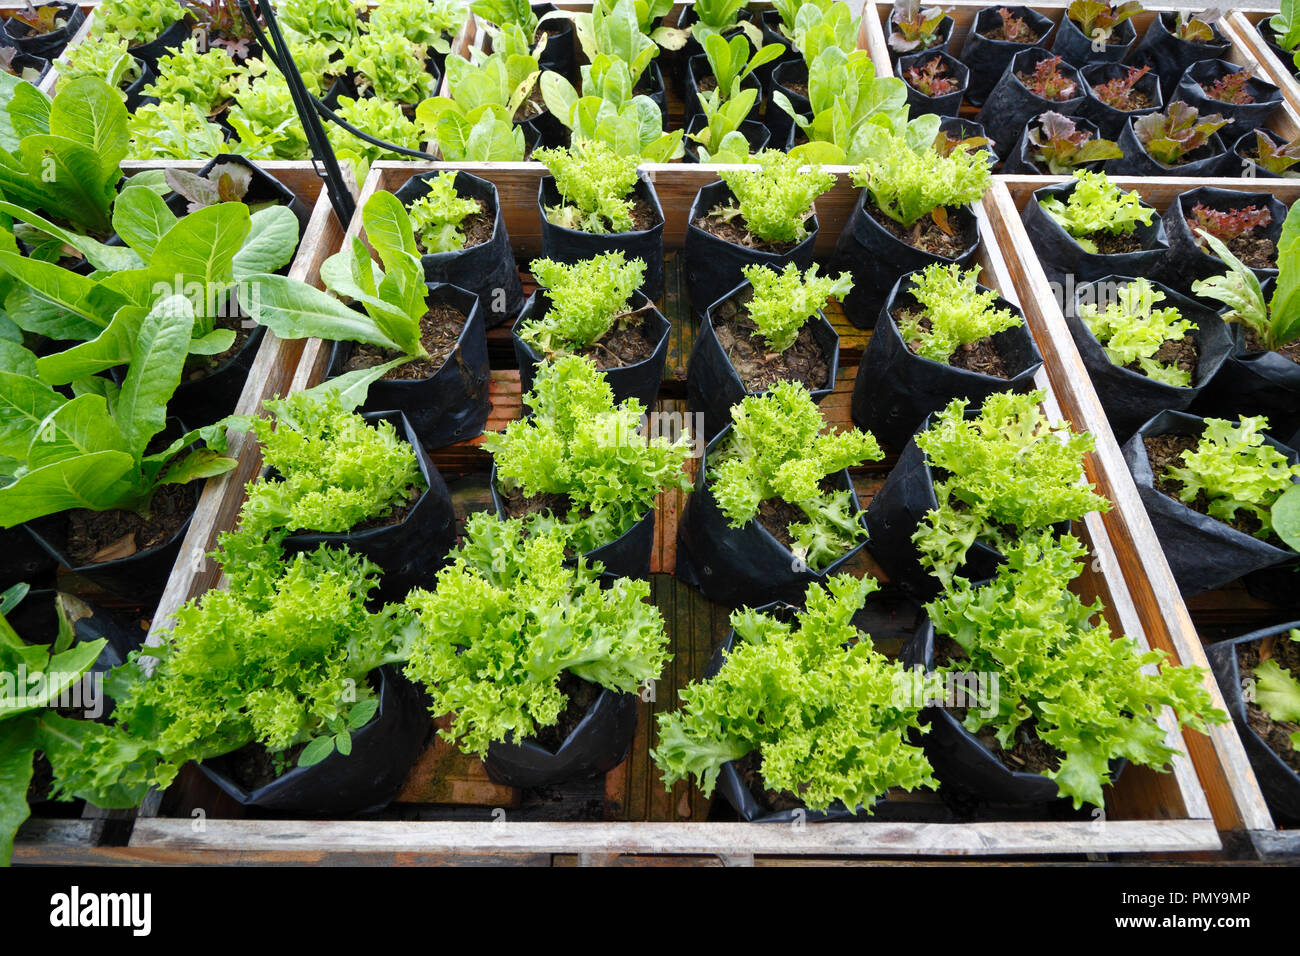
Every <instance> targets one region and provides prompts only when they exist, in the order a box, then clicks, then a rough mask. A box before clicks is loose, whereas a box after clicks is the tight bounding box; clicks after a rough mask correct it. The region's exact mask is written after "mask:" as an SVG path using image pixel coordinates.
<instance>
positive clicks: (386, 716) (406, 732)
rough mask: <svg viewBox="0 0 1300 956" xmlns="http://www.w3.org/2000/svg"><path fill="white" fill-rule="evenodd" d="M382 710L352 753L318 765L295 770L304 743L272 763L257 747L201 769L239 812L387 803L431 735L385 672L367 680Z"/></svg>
mask: <svg viewBox="0 0 1300 956" xmlns="http://www.w3.org/2000/svg"><path fill="white" fill-rule="evenodd" d="M370 680H371V685H372V686H373V687H374V688H375V693H376V695H377V696H378V698H379V710H378V711H377V712H376V714H375V716H374V717H372V718H371V719H370V722H369V723H367V724H366V725H365V726H364V727H362V728H361V729H360V730H357V731H354V732H353V734H352V752H351V753H350V754H348V755H347V756H344V755H343V754H341V753H338V752H337V751H335V752H334V753H331V754H330V755H329V756H328V757H326V758H325V759H324V760H322V761H321V762H320V763H317V764H312V765H311V766H308V767H299V766H298V765H297V761H298V756H299V754H300V753H301V752H302V749H303V747H304V746H305V745H299V746H297V747H294V748H292V749H290V750H289V751H288V752H287V753H285V754H284V755H282V757H281V760H280V761H277V760H275V759H274V758H273V756H272V755H271V754H268V753H267V752H266V749H265V748H264V747H262V746H261V745H260V744H249V745H248V746H245V747H243V748H241V749H239V750H236V751H234V752H233V753H230V754H226V755H225V756H222V757H214V758H212V759H210V760H205V761H203V762H202V763H200V764H199V769H200V770H202V771H203V773H204V775H205V776H207V778H208V779H209V780H211V781H212V782H213V783H215V784H216V785H217V786H218V787H220V788H221V789H222V791H224V792H225V793H226V794H227V795H228V796H230V797H231V798H232V799H234V800H235V801H236V802H237V803H239V804H240V805H241V806H245V807H260V808H262V809H266V810H276V811H283V812H292V813H303V814H310V815H312V816H352V815H353V814H358V813H366V812H369V811H374V810H381V809H383V808H384V807H386V806H388V804H389V803H391V802H392V800H393V798H394V797H396V796H397V794H398V792H399V791H400V790H401V788H402V784H403V783H405V781H406V775H407V772H408V771H409V769H410V767H411V764H412V763H414V762H415V758H416V757H418V756H419V754H420V751H421V750H422V749H423V748H424V745H425V742H426V740H427V739H428V737H429V732H430V730H431V729H432V724H431V723H430V722H429V720H428V715H427V714H426V712H425V710H424V701H423V695H422V694H421V693H420V691H418V690H417V689H416V688H415V687H414V686H413V685H412V684H411V683H410V682H409V681H408V680H406V678H404V677H402V676H401V675H400V674H399V673H397V672H396V671H395V670H393V669H391V668H389V667H381V668H379V669H378V670H376V671H374V672H372V674H371V678H370Z"/></svg>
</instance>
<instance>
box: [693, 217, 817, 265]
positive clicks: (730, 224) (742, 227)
mask: <svg viewBox="0 0 1300 956" xmlns="http://www.w3.org/2000/svg"><path fill="white" fill-rule="evenodd" d="M733 208H734V207H733ZM726 209H727V207H726V206H716V207H714V208H713V209H712V210H710V211H709V212H708V213H707V214H706V215H703V216H700V217H699V218H697V219H696V220H695V226H696V228H698V229H703V230H704V231H705V232H707V233H708V234H709V235H711V236H717V237H718V238H719V239H723V240H725V241H727V242H730V243H733V244H734V245H737V246H744V247H745V248H746V249H757V250H760V251H762V252H773V253H776V254H778V255H780V254H783V253H786V252H789V251H790V250H791V249H793V248H794V247H795V246H797V245H798V243H797V242H764V241H763V240H762V239H759V238H758V237H757V236H755V235H754V234H753V233H752V232H750V231H749V226H748V225H746V223H745V217H744V216H742V215H741V214H740V213H739V212H736V213H735V214H734V215H728V214H727V213H726V212H725V210H726Z"/></svg>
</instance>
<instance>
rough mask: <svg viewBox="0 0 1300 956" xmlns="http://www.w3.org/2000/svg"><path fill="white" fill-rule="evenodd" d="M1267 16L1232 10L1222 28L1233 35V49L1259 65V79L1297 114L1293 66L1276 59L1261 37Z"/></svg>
mask: <svg viewBox="0 0 1300 956" xmlns="http://www.w3.org/2000/svg"><path fill="white" fill-rule="evenodd" d="M1268 16H1269V14H1266V13H1258V12H1256V13H1246V12H1244V11H1242V10H1234V11H1232V12H1231V13H1230V14H1228V16H1227V18H1226V19H1225V21H1224V27H1225V29H1226V31H1227V32H1229V33H1231V34H1232V38H1233V40H1234V41H1235V46H1236V47H1237V48H1238V49H1241V50H1244V51H1245V52H1246V53H1247V54H1249V56H1250V57H1251V58H1253V59H1254V61H1255V63H1256V64H1258V67H1259V72H1260V73H1261V74H1262V77H1263V78H1264V79H1267V80H1268V81H1269V82H1270V83H1272V84H1273V85H1274V86H1276V87H1277V88H1278V89H1280V90H1281V91H1282V96H1283V98H1284V99H1285V100H1286V103H1287V105H1288V106H1289V107H1290V108H1291V110H1293V111H1294V110H1300V81H1297V80H1296V76H1295V68H1294V65H1293V64H1290V63H1287V62H1284V61H1283V60H1281V59H1279V58H1278V55H1277V54H1276V53H1274V52H1273V50H1272V49H1271V48H1270V47H1269V45H1268V44H1267V43H1265V42H1264V37H1263V35H1262V34H1261V31H1262V30H1264V29H1267V24H1266V23H1265V21H1266V20H1267V19H1268Z"/></svg>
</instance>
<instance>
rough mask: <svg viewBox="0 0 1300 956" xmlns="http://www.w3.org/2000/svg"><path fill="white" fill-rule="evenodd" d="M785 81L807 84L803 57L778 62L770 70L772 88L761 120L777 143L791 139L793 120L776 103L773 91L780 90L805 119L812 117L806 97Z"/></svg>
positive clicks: (810, 105)
mask: <svg viewBox="0 0 1300 956" xmlns="http://www.w3.org/2000/svg"><path fill="white" fill-rule="evenodd" d="M787 83H802V84H804V85H805V87H806V86H807V84H808V66H807V64H805V63H804V61H803V57H799V58H798V59H796V60H786V61H784V62H782V63H778V64H777V65H776V68H775V69H774V70H772V88H771V90H770V91H769V92H768V96H767V104H766V106H765V108H764V112H763V121H764V122H765V123H767V128H768V129H770V130H771V131H772V142H773V144H777V145H779V144H781V143H790V142H792V141H793V136H794V133H795V122H794V119H793V118H792V117H791V116H790V114H789V113H787V112H786V111H785V110H783V109H781V107H779V106H777V105H776V100H775V99H773V98H772V93H773V92H775V91H776V90H780V91H781V92H782V93H784V94H785V95H786V96H787V97H788V98H789V100H790V105H791V106H792V107H794V111H795V112H796V113H798V114H799V115H800V116H802V117H804V118H805V119H812V104H811V103H810V102H809V101H808V97H806V96H804V95H803V94H802V93H796V92H795V91H794V90H792V89H790V87H789V86H787V85H786V84H787ZM788 148H789V147H787V149H788Z"/></svg>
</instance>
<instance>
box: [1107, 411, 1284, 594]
mask: <svg viewBox="0 0 1300 956" xmlns="http://www.w3.org/2000/svg"><path fill="white" fill-rule="evenodd" d="M1203 428H1204V422H1203V420H1202V419H1200V418H1198V417H1196V416H1193V415H1187V414H1184V413H1182V412H1174V411H1165V412H1161V413H1160V414H1158V415H1156V416H1155V417H1154V418H1152V419H1151V420H1150V421H1149V422H1147V423H1145V424H1144V425H1143V426H1142V427H1141V428H1139V429H1138V430H1137V432H1136V433H1135V434H1134V435H1133V437H1132V438H1130V439H1129V440H1128V441H1127V442H1126V443H1125V444H1124V446H1123V452H1124V460H1125V462H1126V463H1127V464H1128V466H1129V471H1131V472H1132V474H1133V481H1134V483H1136V484H1137V488H1138V496H1139V497H1140V498H1141V499H1142V503H1143V504H1144V505H1145V506H1146V509H1147V514H1148V515H1149V516H1150V518H1151V524H1152V526H1153V527H1154V528H1155V532H1156V537H1157V538H1159V540H1160V545H1161V547H1162V548H1163V549H1164V552H1165V558H1166V559H1167V560H1168V562H1169V568H1170V570H1171V571H1172V572H1173V575H1174V580H1175V581H1176V582H1177V583H1178V590H1179V591H1180V592H1182V594H1183V596H1184V597H1190V596H1192V595H1195V594H1200V593H1202V592H1204V591H1211V590H1213V589H1215V588H1219V587H1223V586H1224V585H1225V584H1229V583H1231V582H1233V581H1236V580H1237V579H1238V578H1240V577H1242V576H1243V575H1245V574H1248V573H1250V572H1251V571H1258V570H1260V569H1262V568H1267V567H1272V566H1273V565H1276V564H1281V563H1282V562H1284V561H1289V560H1291V559H1293V558H1294V557H1295V552H1294V551H1292V550H1291V549H1290V548H1288V547H1286V546H1285V545H1284V544H1283V543H1282V541H1281V539H1279V538H1277V536H1276V535H1274V536H1272V539H1271V540H1267V541H1266V540H1263V539H1260V538H1257V537H1255V536H1254V534H1253V532H1254V531H1255V530H1257V529H1258V525H1257V524H1252V518H1251V516H1250V515H1249V514H1248V513H1246V512H1238V515H1237V518H1236V520H1235V521H1234V522H1233V523H1228V522H1225V521H1220V520H1219V519H1218V518H1212V517H1210V515H1209V514H1207V513H1206V502H1205V500H1204V497H1203V496H1198V497H1197V499H1196V500H1195V501H1193V502H1191V503H1190V504H1189V503H1185V502H1183V501H1182V500H1181V499H1180V498H1179V497H1178V492H1179V491H1180V490H1181V487H1182V485H1181V482H1177V481H1170V480H1169V479H1167V478H1166V477H1165V469H1166V468H1168V467H1169V466H1170V465H1174V466H1178V465H1181V464H1182V453H1183V452H1184V451H1187V450H1189V449H1192V448H1195V447H1196V445H1197V442H1198V441H1199V440H1200V435H1201V431H1202V430H1203ZM1265 442H1266V443H1267V444H1269V445H1271V446H1272V447H1274V448H1276V449H1277V450H1278V451H1280V452H1282V454H1284V455H1285V456H1286V457H1287V460H1288V461H1289V462H1291V463H1292V464H1295V463H1296V462H1300V452H1296V451H1295V450H1294V449H1291V448H1287V447H1286V446H1285V445H1282V444H1280V443H1279V442H1277V441H1275V440H1273V439H1272V438H1270V437H1269V436H1267V435H1266V436H1265Z"/></svg>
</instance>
